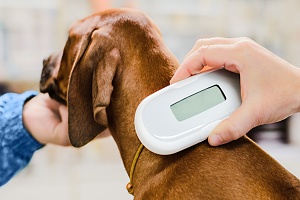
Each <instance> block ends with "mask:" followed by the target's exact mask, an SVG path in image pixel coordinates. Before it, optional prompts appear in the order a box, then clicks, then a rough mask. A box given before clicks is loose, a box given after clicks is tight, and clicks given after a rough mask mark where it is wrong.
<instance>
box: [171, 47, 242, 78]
mask: <svg viewBox="0 0 300 200" xmlns="http://www.w3.org/2000/svg"><path fill="white" fill-rule="evenodd" d="M238 54H239V52H238V48H237V47H236V45H234V44H225V45H210V46H201V47H200V48H198V49H197V51H194V52H193V53H192V54H191V55H189V56H188V57H187V58H186V59H185V60H184V61H183V63H182V64H181V65H180V66H179V68H178V69H177V71H176V72H175V74H174V76H173V77H172V79H171V81H170V83H171V84H172V83H175V82H177V81H180V80H183V79H185V78H188V77H190V76H191V75H193V74H196V73H199V72H200V71H201V70H202V69H203V67H204V66H206V65H208V66H210V67H212V68H215V69H218V68H222V67H225V68H226V69H227V70H229V71H233V72H238V71H239V70H237V65H238V63H239V62H238V61H239V59H240V57H239V55H238Z"/></svg>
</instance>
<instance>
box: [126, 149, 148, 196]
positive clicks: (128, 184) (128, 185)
mask: <svg viewBox="0 0 300 200" xmlns="http://www.w3.org/2000/svg"><path fill="white" fill-rule="evenodd" d="M143 148H144V145H143V144H140V146H139V148H138V150H137V151H136V153H135V156H134V158H133V161H132V164H131V168H130V173H129V178H130V182H129V183H127V185H126V189H127V191H128V193H129V194H132V195H134V194H133V185H132V179H133V172H134V169H135V166H136V163H137V161H138V159H139V157H140V155H141V152H142V150H143Z"/></svg>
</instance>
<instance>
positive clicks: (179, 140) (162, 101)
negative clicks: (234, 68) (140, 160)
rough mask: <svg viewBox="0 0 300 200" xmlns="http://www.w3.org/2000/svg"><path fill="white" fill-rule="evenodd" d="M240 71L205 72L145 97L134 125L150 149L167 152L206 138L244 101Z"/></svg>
mask: <svg viewBox="0 0 300 200" xmlns="http://www.w3.org/2000/svg"><path fill="white" fill-rule="evenodd" d="M239 81H240V80H239V75H238V74H235V73H232V72H228V71H226V70H225V69H224V70H223V69H220V70H213V71H208V72H203V73H200V74H197V75H194V76H191V77H189V78H187V79H185V80H182V81H179V82H177V83H174V84H172V85H169V86H167V87H165V88H163V89H161V90H159V91H157V92H155V93H153V94H151V95H150V96H148V97H146V98H145V99H144V100H143V101H142V102H141V103H140V105H139V106H138V108H137V110H136V113H135V129H136V132H137V135H138V137H139V139H140V141H141V142H142V143H143V144H144V145H145V147H146V148H147V149H149V150H150V151H152V152H154V153H157V154H161V155H168V154H173V153H176V152H178V151H181V150H183V149H186V148H188V147H190V146H192V145H194V144H197V143H199V142H202V141H203V140H205V139H207V137H208V135H209V134H210V133H211V131H212V130H213V129H214V128H215V127H216V126H217V125H218V124H219V123H220V122H221V121H222V120H223V119H225V118H227V117H228V116H229V115H230V114H231V113H232V112H233V111H235V110H236V109H237V108H238V107H239V106H240V104H241V95H240V83H239Z"/></svg>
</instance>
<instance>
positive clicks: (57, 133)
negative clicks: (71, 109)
mask: <svg viewBox="0 0 300 200" xmlns="http://www.w3.org/2000/svg"><path fill="white" fill-rule="evenodd" d="M23 123H24V126H25V128H26V129H27V130H28V132H30V133H31V134H32V136H33V137H34V138H35V139H36V140H37V141H39V142H40V143H42V144H48V143H52V144H57V145H63V146H68V145H70V141H69V136H68V110H67V107H66V106H64V105H61V104H59V103H58V102H57V101H55V100H53V99H51V98H50V97H49V95H48V94H38V95H37V96H35V97H33V98H32V99H30V100H29V101H28V102H26V103H25V105H24V108H23Z"/></svg>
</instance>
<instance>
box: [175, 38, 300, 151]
mask: <svg viewBox="0 0 300 200" xmlns="http://www.w3.org/2000/svg"><path fill="white" fill-rule="evenodd" d="M205 66H210V67H213V68H216V69H218V68H221V67H224V68H225V69H226V70H229V71H232V72H235V73H239V74H240V84H241V98H242V105H241V106H240V108H238V109H237V110H236V111H235V112H234V113H233V114H232V115H231V116H230V117H229V118H227V119H225V120H223V121H222V122H221V123H220V124H219V125H218V126H217V127H216V128H215V129H214V130H213V131H212V133H211V134H210V136H209V138H208V141H209V143H210V144H211V145H212V146H217V145H220V144H225V143H227V142H230V141H232V140H235V139H238V138H240V137H241V136H243V135H245V134H246V133H247V132H248V131H249V130H251V129H252V128H254V127H256V126H258V125H262V124H270V123H274V122H278V121H281V120H283V119H285V118H287V117H288V116H290V115H292V114H294V113H296V112H299V111H300V81H299V80H300V69H299V68H297V67H295V66H293V65H292V64H290V63H288V62H286V61H285V60H283V59H281V58H279V57H278V56H276V55H274V54H273V53H271V52H270V51H268V50H267V49H265V48H263V47H262V46H260V45H258V44H257V43H255V42H254V41H252V40H250V39H248V38H230V39H229V38H210V39H202V40H198V41H197V43H196V44H195V46H194V47H193V49H192V50H191V52H190V53H189V54H188V55H187V56H186V58H185V60H184V61H183V63H182V64H181V65H180V67H179V68H178V70H177V71H176V72H175V74H174V76H173V78H172V79H171V83H174V82H177V81H179V80H182V79H185V78H187V77H189V76H191V75H193V74H196V73H199V72H200V71H201V70H202V69H203V67H205Z"/></svg>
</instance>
